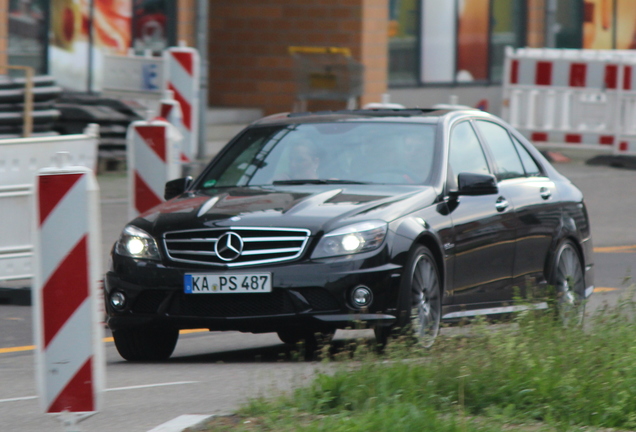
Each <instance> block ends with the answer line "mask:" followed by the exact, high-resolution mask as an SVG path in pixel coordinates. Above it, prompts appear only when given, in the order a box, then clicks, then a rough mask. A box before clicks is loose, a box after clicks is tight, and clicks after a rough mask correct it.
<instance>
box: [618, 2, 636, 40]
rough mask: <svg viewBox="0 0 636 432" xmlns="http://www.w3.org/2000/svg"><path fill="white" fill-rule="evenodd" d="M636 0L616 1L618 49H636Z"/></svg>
mask: <svg viewBox="0 0 636 432" xmlns="http://www.w3.org/2000/svg"><path fill="white" fill-rule="evenodd" d="M634 17H636V1H634V0H618V1H617V2H616V49H636V19H635V18H634Z"/></svg>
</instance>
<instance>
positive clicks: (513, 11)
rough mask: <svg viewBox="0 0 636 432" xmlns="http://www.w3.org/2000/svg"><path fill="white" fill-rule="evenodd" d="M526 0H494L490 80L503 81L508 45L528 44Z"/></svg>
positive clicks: (517, 46) (521, 45) (519, 45)
mask: <svg viewBox="0 0 636 432" xmlns="http://www.w3.org/2000/svg"><path fill="white" fill-rule="evenodd" d="M525 36H526V5H525V0H493V1H492V30H491V34H490V55H491V57H490V80H491V81H494V82H501V77H502V76H503V65H504V59H505V49H506V46H512V47H515V48H519V47H523V46H525V45H526V41H525V40H526V37H525Z"/></svg>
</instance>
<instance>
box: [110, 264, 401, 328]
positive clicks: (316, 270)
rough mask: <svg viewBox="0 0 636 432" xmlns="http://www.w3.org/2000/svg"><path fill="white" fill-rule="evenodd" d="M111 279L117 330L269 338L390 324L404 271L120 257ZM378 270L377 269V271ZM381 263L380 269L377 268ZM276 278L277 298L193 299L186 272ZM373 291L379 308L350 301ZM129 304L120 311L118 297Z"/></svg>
mask: <svg viewBox="0 0 636 432" xmlns="http://www.w3.org/2000/svg"><path fill="white" fill-rule="evenodd" d="M113 258H114V260H113V262H114V266H113V270H111V271H109V272H108V273H107V274H106V278H105V280H104V290H105V300H106V302H105V303H106V311H107V314H108V318H107V322H108V325H109V327H110V328H111V329H113V330H118V329H122V328H130V327H138V326H144V327H145V326H169V327H174V328H179V329H188V328H207V329H210V330H239V331H244V332H253V333H263V332H272V331H278V330H281V329H288V328H291V327H294V328H295V327H298V326H300V327H301V328H304V329H307V330H310V331H320V330H332V329H336V328H361V327H368V326H383V325H390V324H392V323H393V322H394V321H395V315H394V313H395V305H396V302H397V293H398V289H399V283H400V276H401V271H402V268H401V267H400V266H398V265H394V264H379V263H377V262H376V263H375V264H376V265H372V264H374V263H373V262H371V263H370V262H369V261H368V260H367V259H365V258H360V259H340V260H336V259H332V260H324V261H321V262H306V263H295V264H294V263H292V264H285V265H278V266H270V267H264V266H259V267H258V268H256V267H254V268H252V269H249V270H247V269H241V270H233V271H230V270H226V269H222V270H221V269H209V268H208V269H201V268H198V269H182V268H174V267H166V266H164V265H162V264H160V263H158V262H150V261H144V260H136V259H131V258H125V257H120V256H114V257H113ZM370 264H371V265H370ZM377 264H379V265H377ZM216 272H218V273H232V274H236V273H248V272H270V273H271V274H272V292H271V293H258V294H253V293H248V294H195V295H193V294H185V292H184V275H185V274H186V273H208V274H209V273H216ZM359 285H364V286H367V287H369V288H370V289H371V291H372V293H373V302H372V303H371V305H370V306H369V307H368V308H366V309H364V310H359V309H356V308H354V307H353V306H352V305H351V302H350V295H351V291H352V290H353V288H355V287H357V286H359ZM116 291H119V292H122V293H123V294H124V295H125V297H126V302H125V304H124V307H123V308H121V309H120V310H115V308H114V307H113V306H112V304H111V303H110V301H109V300H110V297H111V294H112V293H114V292H116Z"/></svg>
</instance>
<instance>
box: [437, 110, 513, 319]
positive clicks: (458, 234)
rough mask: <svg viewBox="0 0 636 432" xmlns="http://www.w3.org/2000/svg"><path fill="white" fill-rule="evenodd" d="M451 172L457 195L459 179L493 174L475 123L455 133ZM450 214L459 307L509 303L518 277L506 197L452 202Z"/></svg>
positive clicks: (462, 198) (465, 124) (450, 180)
mask: <svg viewBox="0 0 636 432" xmlns="http://www.w3.org/2000/svg"><path fill="white" fill-rule="evenodd" d="M448 171H449V174H448V175H449V178H448V179H447V182H448V184H449V185H450V186H449V188H451V189H452V188H453V187H455V186H454V185H456V184H457V176H458V174H459V173H462V172H469V173H478V174H488V173H492V170H491V168H490V165H489V163H488V160H487V158H486V155H485V153H484V151H483V148H482V146H481V143H480V141H479V139H478V137H477V134H476V133H475V130H474V128H473V126H472V124H471V122H470V121H464V122H462V123H459V124H457V125H455V126H454V127H453V129H452V130H451V134H450V147H449V170H448ZM449 209H450V217H451V220H452V224H453V231H454V236H453V249H452V250H453V251H454V254H453V255H454V270H453V282H452V284H453V289H452V291H453V297H454V303H456V304H457V303H459V304H465V305H469V304H476V303H492V302H499V301H501V300H503V299H505V296H506V294H507V292H506V289H507V288H508V287H509V285H510V283H511V277H512V269H513V262H514V238H515V220H514V219H515V218H514V212H513V211H512V208H511V207H510V205H509V203H508V201H507V199H506V197H505V195H504V194H501V193H499V194H493V195H481V196H463V195H462V196H460V197H458V198H457V199H451V201H450V202H449ZM484 307H488V306H486V305H484ZM467 308H470V309H474V308H475V306H467Z"/></svg>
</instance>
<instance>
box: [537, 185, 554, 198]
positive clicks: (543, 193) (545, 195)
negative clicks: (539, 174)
mask: <svg viewBox="0 0 636 432" xmlns="http://www.w3.org/2000/svg"><path fill="white" fill-rule="evenodd" d="M539 194H540V195H541V198H543V199H544V200H547V199H548V198H550V197H551V196H552V192H550V189H548V188H547V187H542V188H541V189H540V190H539Z"/></svg>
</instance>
